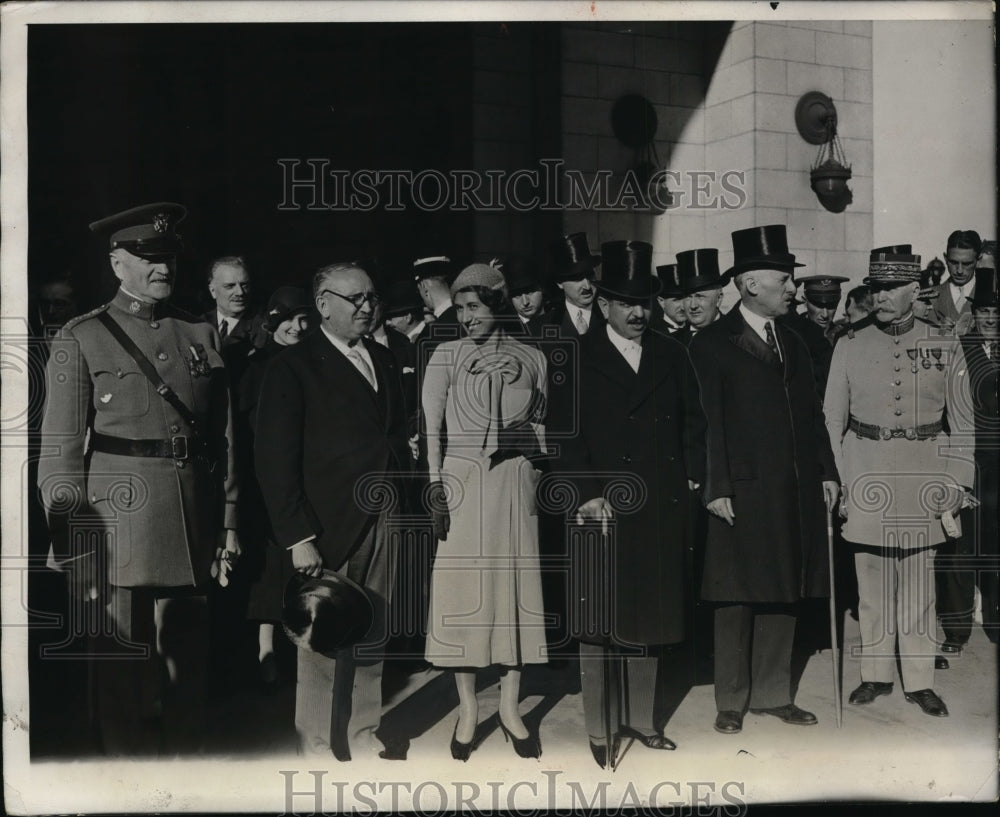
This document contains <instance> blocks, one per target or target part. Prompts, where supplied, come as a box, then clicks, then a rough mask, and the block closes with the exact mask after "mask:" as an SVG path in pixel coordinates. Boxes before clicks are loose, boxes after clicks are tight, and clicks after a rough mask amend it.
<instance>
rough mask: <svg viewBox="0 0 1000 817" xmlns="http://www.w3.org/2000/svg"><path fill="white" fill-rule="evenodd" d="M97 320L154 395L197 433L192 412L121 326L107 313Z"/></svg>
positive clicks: (103, 313) (196, 425) (195, 419)
mask: <svg viewBox="0 0 1000 817" xmlns="http://www.w3.org/2000/svg"><path fill="white" fill-rule="evenodd" d="M97 320H99V321H100V322H101V323H102V324H104V328H105V329H107V330H108V332H110V333H111V337H113V338H114V339H115V340H116V341H118V344H119V345H120V346H121V347H122V349H124V350H125V352H126V353H127V354H128V356H129V357H130V358H132V360H134V361H135V363H136V365H137V366H138V367H139V370H140V371H141V372H142V373H143V374H144V375H145V376H146V379H147V380H148V381H149V382H150V383H152V384H153V388H155V389H156V393H157V394H159V395H160V397H162V398H163V399H164V400H166V401H167V402H168V403H170V405H171V406H173V407H174V409H176V411H177V413H178V414H179V415H180V416H181V417H182V418H184V422H186V423H187V424H188V425H189V426H190V427H191V430H192V431H194V432H195V433H197V432H198V431H199V429H198V419H197V417H195V416H194V412H193V411H191V409H189V408H188V407H187V406H186V405H185V404H184V402H183V401H182V400H181V398H180V397H178V396H177V393H176V392H175V391H174V390H173V389H172V388H170V386H168V385H167V384H166V383H164V382H163V378H162V377H160V373H159V372H158V371H156V367H155V366H154V365H153V364H152V363H151V362H150V360H149V358H148V357H146V356H145V355H144V354H143V353H142V350H141V349H140V348H139V347H138V346H136V344H135V341H133V340H132V338H130V337H129V336H128V334H127V333H126V332H125V330H124V329H122V327H121V325H120V324H119V323H118V322H117V321H116V320H115V319H114V318H112V317H111V316H110V315H109V314H108V313H107V312H102V313H101V314H100V315H98V316H97Z"/></svg>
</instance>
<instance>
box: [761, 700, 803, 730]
mask: <svg viewBox="0 0 1000 817" xmlns="http://www.w3.org/2000/svg"><path fill="white" fill-rule="evenodd" d="M750 711H751V712H753V714H754V715H774V717H776V718H778V719H779V720H782V721H784V722H785V723H790V724H793V725H795V726H813V725H814V724H815V723H816V716H815V715H814V714H813V713H812V712H806V711H805V710H804V709H799V708H798V707H797V706H796V705H795V704H785V705H784V706H775V707H772V708H771V709H751V710H750Z"/></svg>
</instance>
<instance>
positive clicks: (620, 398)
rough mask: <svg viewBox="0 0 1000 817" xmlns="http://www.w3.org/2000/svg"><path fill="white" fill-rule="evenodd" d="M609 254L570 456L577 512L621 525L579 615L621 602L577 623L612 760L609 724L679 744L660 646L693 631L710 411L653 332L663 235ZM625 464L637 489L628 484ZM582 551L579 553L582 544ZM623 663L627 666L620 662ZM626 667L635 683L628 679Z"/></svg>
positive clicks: (659, 745) (590, 706)
mask: <svg viewBox="0 0 1000 817" xmlns="http://www.w3.org/2000/svg"><path fill="white" fill-rule="evenodd" d="M601 253H602V257H603V259H604V260H603V267H604V270H603V275H602V278H601V281H600V282H599V284H598V287H599V289H598V296H597V304H598V308H599V309H600V311H601V314H602V316H603V317H604V318H605V319H606V323H605V325H603V326H602V327H601V328H600V329H599V330H594V331H591V332H589V333H588V334H587V336H586V337H585V338H584V340H583V342H582V346H583V353H582V355H581V364H580V370H579V374H578V377H579V383H578V388H577V393H578V395H579V404H578V411H579V417H580V430H579V434H578V435H577V436H576V437H575V438H574V439H572V440H568V441H567V442H566V443H565V454H564V457H563V460H562V465H563V467H564V468H566V469H567V471H569V472H570V473H572V474H575V475H576V478H577V483H578V488H579V497H580V500H581V504H580V506H579V508H577V509H572V510H571V515H572V513H573V512H574V511H575V513H576V515H577V518H578V519H579V520H580V521H581V522H582V520H584V519H586V520H590V521H591V522H594V523H600V524H601V525H608V524H609V523H610V524H611V526H612V527H613V529H614V534H613V540H609V541H607V542H605V543H603V544H602V545H601V547H611V548H613V553H614V556H613V559H612V563H613V567H612V570H613V573H612V575H611V576H608V577H606V578H605V581H606V584H604V585H603V586H604V587H605V589H606V594H607V595H604V596H601V597H597V598H591V599H584V601H583V605H584V612H583V613H582V615H581V617H579V618H575V617H573V616H571V619H570V620H571V621H582V622H587V621H591V620H593V618H592V616H593V614H594V610H598V611H600V610H602V609H605V610H607V609H609V610H610V621H611V625H612V626H611V629H610V631H608V632H604V633H600V634H595V633H593V632H589V631H587V630H582V631H580V632H577V633H576V637H577V638H579V639H580V640H581V642H582V643H581V644H580V671H581V681H582V689H583V704H584V717H585V720H586V728H587V732H588V734H589V736H590V743H591V749H592V751H593V753H594V757H595V760H597V762H598V764H600V765H602V766H603V765H605V763H608V762H609V761H610V760H611V759H609V758H608V755H607V750H608V746H607V745H605V741H606V733H607V732H609V731H610V732H611V733H612V734H614V735H617V736H618V737H626V738H628V737H631V738H634V739H636V740H638V741H639V742H640V743H641V744H643V745H644V746H647V747H649V748H651V749H673V748H675V747H674V744H673V742H672V741H671V740H670V739H669V738H667V737H665V736H664V735H663V734H662V731H661V725H660V724H658V723H656V722H655V721H654V706H653V704H654V692H655V689H656V677H657V671H658V650H659V648H661V647H662V645H665V644H671V643H676V642H679V641H682V640H683V639H684V635H685V628H684V625H685V610H686V592H687V588H686V584H685V573H684V564H685V548H686V544H687V527H688V523H689V520H688V504H687V502H686V496H687V494H688V492H689V491H690V490H692V489H693V487H695V486H696V485H697V484H699V483H701V482H702V481H703V479H704V468H705V457H704V453H705V452H704V431H705V420H704V415H703V413H702V409H701V404H700V402H699V399H698V387H697V382H696V380H695V377H694V370H693V369H692V367H691V364H690V361H689V360H688V356H687V354H686V353H685V351H684V348H683V347H682V346H681V345H680V344H679V343H677V342H676V341H675V340H673V339H672V338H669V337H667V336H665V335H663V334H661V333H659V332H654V331H650V326H649V320H650V313H651V310H650V303H651V301H652V298H653V296H654V295H655V294H656V293H657V291H658V290H659V288H660V281H659V280H658V279H657V278H656V277H654V276H653V274H652V246H651V245H649V244H647V243H645V242H642V241H611V242H608V243H605V244H603V245H602V246H601ZM623 474H624V475H625V477H624V478H625V479H626V480H627V481H628V482H629V483H630V490H625V491H622V490H621V481H622V479H623ZM605 475H606V476H605ZM616 486H617V488H616ZM640 497H641V499H640ZM571 554H572V557H573V558H574V559H579V558H581V556H583V551H580V550H579V549H573V550H571ZM584 567H585V565H581V564H577V566H576V567H575V569H576V570H578V571H579V570H582V569H584ZM591 605H597V606H596V607H594V608H593V609H591V612H590V613H588V612H586V609H587V608H589V607H591ZM636 648H638V649H636ZM626 656H629V657H626ZM622 662H625V668H626V669H627V671H626V672H619V669H621V667H620V665H621V663H622ZM609 664H611V665H612V667H613V671H612V672H610V673H608V675H606V674H605V673H606V672H607V671H608V669H609ZM623 676H624V677H626V678H627V680H626V684H627V687H626V689H624V690H620V689H618V685H619V681H620V680H621V678H622V677H623ZM605 692H609V693H610V698H609V699H606V698H605ZM620 695H624V696H625V697H624V701H625V702H626V708H625V710H624V711H621V710H619V696H620ZM606 710H607V713H606ZM605 714H610V717H611V721H612V722H611V723H610V724H607V723H605V722H604V719H605ZM612 752H614V749H613V748H612Z"/></svg>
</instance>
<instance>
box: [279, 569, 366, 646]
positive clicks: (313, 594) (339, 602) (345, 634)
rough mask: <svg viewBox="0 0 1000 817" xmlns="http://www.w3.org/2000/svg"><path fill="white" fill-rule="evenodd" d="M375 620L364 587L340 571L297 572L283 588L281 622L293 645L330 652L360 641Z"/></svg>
mask: <svg viewBox="0 0 1000 817" xmlns="http://www.w3.org/2000/svg"><path fill="white" fill-rule="evenodd" d="M374 621H375V605H374V604H373V603H372V600H371V599H370V598H369V596H368V594H367V592H365V589H364V588H363V587H362V586H361V585H359V584H357V583H356V582H354V581H352V580H351V579H349V578H347V576H344V575H342V574H340V573H334V572H333V571H332V570H324V571H323V574H322V576H319V577H316V578H311V577H309V576H306V575H305V574H304V573H296V574H295V575H294V576H292V578H291V579H289V580H288V586H287V587H286V588H285V599H284V609H283V610H282V624H283V628H284V631H285V635H287V636H288V639H289V641H291V642H292V643H293V644H294V645H295V646H296V647H301V648H302V649H306V650H312V651H313V652H318V653H322V654H323V655H330V654H332V653H334V652H336V651H337V650H339V649H342V648H344V647H349V646H351V645H353V644H357V643H358V642H359V641H361V640H362V639H363V638H364V637H365V636H366V635H367V634H368V631H369V630H370V629H371V628H372V624H373V623H374Z"/></svg>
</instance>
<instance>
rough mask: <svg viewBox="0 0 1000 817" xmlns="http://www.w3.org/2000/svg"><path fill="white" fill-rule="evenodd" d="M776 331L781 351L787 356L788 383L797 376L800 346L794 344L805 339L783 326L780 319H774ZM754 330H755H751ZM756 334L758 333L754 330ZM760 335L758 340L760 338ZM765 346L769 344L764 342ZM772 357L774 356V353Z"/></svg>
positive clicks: (786, 380) (786, 378)
mask: <svg viewBox="0 0 1000 817" xmlns="http://www.w3.org/2000/svg"><path fill="white" fill-rule="evenodd" d="M773 323H774V331H775V332H776V333H777V337H778V344H779V346H780V348H781V353H782V354H783V355H784V356H785V382H786V383H788V382H790V381H791V380H792V378H793V377H794V376H795V370H796V366H797V363H796V358H797V357H798V354H797V351H798V347H796V346H794V344H796V343H800V342H801V343H804V342H805V341H804V340H800V339H799V337H798V336H797V335H796V334H795V333H794V332H792V331H791V330H789V329H788V328H787V327H784V326H782V325H781V324H780V323H779V322H778V321H773ZM750 331H751V332H753V330H752V329H751V330H750ZM754 334H755V335H756V334H757V333H756V332H754ZM759 339H760V338H759V336H758V340H759ZM764 345H765V346H766V345H767V344H764ZM767 351H768V353H771V350H770V348H768V350H767ZM771 354H772V357H773V353H771Z"/></svg>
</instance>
